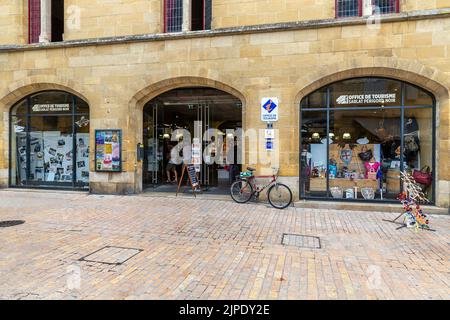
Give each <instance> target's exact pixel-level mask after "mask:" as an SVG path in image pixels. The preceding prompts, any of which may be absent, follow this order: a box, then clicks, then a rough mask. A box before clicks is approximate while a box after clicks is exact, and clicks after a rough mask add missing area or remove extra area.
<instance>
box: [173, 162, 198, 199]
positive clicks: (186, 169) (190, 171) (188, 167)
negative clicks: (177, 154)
mask: <svg viewBox="0 0 450 320" xmlns="http://www.w3.org/2000/svg"><path fill="white" fill-rule="evenodd" d="M185 174H187V175H188V183H189V184H190V185H191V188H192V191H193V193H194V196H195V197H196V195H195V192H196V191H197V190H198V189H199V188H200V182H199V181H198V178H197V171H196V170H195V166H194V165H193V164H184V165H183V171H182V172H181V178H180V182H179V183H178V188H177V196H178V193H179V192H180V189H181V184H182V183H183V178H184V175H185Z"/></svg>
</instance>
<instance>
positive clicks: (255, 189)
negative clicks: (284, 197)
mask: <svg viewBox="0 0 450 320" xmlns="http://www.w3.org/2000/svg"><path fill="white" fill-rule="evenodd" d="M267 178H271V179H272V180H271V181H270V182H269V183H268V184H266V185H264V186H262V187H261V188H259V187H258V186H257V185H256V179H267ZM277 179H278V172H277V173H276V174H273V175H270V176H251V177H249V178H245V179H242V180H247V181H248V182H249V183H250V184H251V185H252V187H253V193H261V192H262V191H264V190H265V189H267V188H268V187H270V186H271V185H272V184H273V183H274V182H277Z"/></svg>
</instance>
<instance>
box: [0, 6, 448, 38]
mask: <svg viewBox="0 0 450 320" xmlns="http://www.w3.org/2000/svg"><path fill="white" fill-rule="evenodd" d="M400 1H401V2H400V8H401V12H409V11H415V10H426V9H435V8H450V0H427V1H422V0H400ZM27 3H28V1H27V0H0V30H1V31H2V32H1V33H0V45H2V44H23V43H26V42H27V41H28V20H27V19H28V13H27ZM64 6H65V22H66V23H65V33H64V39H65V40H79V39H91V38H99V37H114V36H124V35H138V34H152V33H159V32H162V31H163V0H136V1H126V0H109V1H104V0H66V1H65V2H64ZM78 15H79V20H78ZM334 17H335V0H247V1H240V0H213V21H212V27H213V29H218V28H227V27H236V26H248V25H258V24H268V23H279V22H290V21H304V20H317V19H333V18H334Z"/></svg>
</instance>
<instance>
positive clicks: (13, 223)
mask: <svg viewBox="0 0 450 320" xmlns="http://www.w3.org/2000/svg"><path fill="white" fill-rule="evenodd" d="M24 223H25V221H23V220H10V221H0V228H8V227H14V226H18V225H20V224H24Z"/></svg>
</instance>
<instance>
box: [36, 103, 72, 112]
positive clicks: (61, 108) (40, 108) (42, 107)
mask: <svg viewBox="0 0 450 320" xmlns="http://www.w3.org/2000/svg"><path fill="white" fill-rule="evenodd" d="M31 111H32V112H69V111H70V104H69V103H47V104H35V105H33V106H32V107H31Z"/></svg>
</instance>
